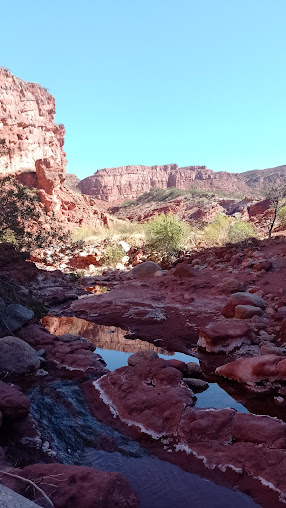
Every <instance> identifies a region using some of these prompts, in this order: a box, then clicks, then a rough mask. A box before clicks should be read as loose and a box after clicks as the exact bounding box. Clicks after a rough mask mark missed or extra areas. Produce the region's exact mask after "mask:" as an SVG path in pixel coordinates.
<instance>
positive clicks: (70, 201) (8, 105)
mask: <svg viewBox="0 0 286 508" xmlns="http://www.w3.org/2000/svg"><path fill="white" fill-rule="evenodd" d="M55 111H56V110H55V99H54V97H53V96H52V95H51V94H50V93H49V92H48V91H47V90H45V89H44V88H42V87H41V86H40V85H39V84H37V83H28V82H26V81H23V80H22V79H20V78H17V77H15V76H13V74H11V72H9V71H8V70H7V69H3V68H0V178H1V177H4V176H6V175H11V176H16V178H17V179H18V180H19V181H20V182H21V183H23V184H25V185H28V186H29V187H35V188H37V189H38V194H39V196H40V199H41V207H42V209H43V210H45V212H46V214H48V216H50V217H51V218H52V219H53V218H54V217H55V218H56V219H57V220H58V221H59V222H61V223H62V224H63V227H64V228H66V227H67V229H72V228H73V227H74V226H79V225H81V224H87V225H90V226H95V225H97V224H100V225H102V224H107V222H108V219H107V217H106V215H105V214H104V213H103V212H102V211H100V210H98V203H96V202H95V200H93V199H91V198H90V197H88V196H83V195H81V194H80V193H79V192H75V191H73V190H72V189H70V188H69V186H68V185H66V183H65V180H66V158H65V155H66V154H65V152H64V150H63V145H64V135H65V128H64V126H63V125H56V124H55V123H54V117H55ZM50 226H51V227H53V222H51V225H50Z"/></svg>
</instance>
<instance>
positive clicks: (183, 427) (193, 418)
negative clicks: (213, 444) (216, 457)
mask: <svg viewBox="0 0 286 508" xmlns="http://www.w3.org/2000/svg"><path fill="white" fill-rule="evenodd" d="M234 414H235V411H234V409H218V410H212V409H200V410H198V409H193V408H187V409H186V411H185V412H184V415H183V417H182V419H181V422H180V425H179V427H178V436H179V439H180V440H181V441H183V442H185V443H187V444H188V445H190V446H191V445H192V444H193V443H197V442H209V441H218V442H220V443H228V442H229V441H230V439H231V424H232V420H233V416H234Z"/></svg>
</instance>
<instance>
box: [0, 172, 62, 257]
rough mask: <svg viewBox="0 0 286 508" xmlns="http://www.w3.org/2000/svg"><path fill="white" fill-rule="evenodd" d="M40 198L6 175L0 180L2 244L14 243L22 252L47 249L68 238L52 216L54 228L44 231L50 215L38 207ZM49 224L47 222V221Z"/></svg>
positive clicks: (32, 190)
mask: <svg viewBox="0 0 286 508" xmlns="http://www.w3.org/2000/svg"><path fill="white" fill-rule="evenodd" d="M39 201H40V198H39V196H38V195H37V193H36V191H35V190H34V189H30V188H28V187H26V186H25V185H22V184H21V183H19V182H18V181H17V180H16V179H15V178H13V177H10V176H6V177H4V178H3V179H1V180H0V242H7V241H9V242H11V243H14V244H15V245H16V246H17V247H18V248H20V249H23V248H25V249H29V250H31V249H34V248H36V247H39V248H41V247H45V246H49V245H51V244H52V243H53V242H54V243H57V244H59V243H60V242H63V241H64V240H66V239H67V235H66V234H63V233H61V230H60V227H57V225H56V223H55V217H50V218H49V221H53V223H50V225H52V227H51V229H50V228H45V221H46V220H47V216H44V212H43V211H41V208H40V206H39ZM47 222H48V221H47Z"/></svg>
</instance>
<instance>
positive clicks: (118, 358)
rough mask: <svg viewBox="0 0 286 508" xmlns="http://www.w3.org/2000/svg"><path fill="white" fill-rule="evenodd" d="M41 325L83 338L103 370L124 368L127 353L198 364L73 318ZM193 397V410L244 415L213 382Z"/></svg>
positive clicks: (45, 321)
mask: <svg viewBox="0 0 286 508" xmlns="http://www.w3.org/2000/svg"><path fill="white" fill-rule="evenodd" d="M42 324H43V325H44V326H45V327H46V328H47V329H48V330H49V332H50V333H53V334H55V335H59V336H60V335H64V334H65V333H71V334H74V335H81V336H82V337H85V338H87V339H88V340H89V341H90V342H92V343H93V344H94V345H95V346H96V353H98V354H99V355H100V356H102V358H103V359H104V361H105V363H106V366H107V368H108V369H109V370H111V371H112V370H115V369H118V368H119V367H124V366H126V365H127V364H128V357H129V355H130V354H132V353H136V352H138V351H146V350H148V349H149V350H150V349H152V350H153V351H155V352H156V353H158V355H159V356H160V358H164V359H165V360H168V359H170V357H171V358H173V359H176V360H181V361H183V362H185V363H188V362H191V361H192V362H195V363H198V364H199V363H200V362H199V360H198V359H197V358H196V357H194V356H189V355H186V354H184V353H178V352H177V353H171V352H168V351H166V350H165V349H163V348H160V347H156V346H154V345H153V344H151V343H149V342H146V341H143V340H139V339H134V340H130V339H126V338H125V335H126V334H127V333H128V331H127V330H122V329H121V328H117V327H114V326H104V325H99V324H97V323H94V322H90V321H86V320H85V319H80V318H76V317H73V316H60V317H55V316H51V315H50V316H46V317H44V318H43V320H42ZM196 397H197V402H196V407H199V408H204V407H213V408H217V409H221V408H224V407H232V408H234V409H236V410H237V411H240V412H248V411H247V409H246V408H245V407H244V406H243V405H242V404H240V403H239V402H237V401H236V400H235V398H233V397H231V395H229V394H228V393H227V392H226V391H225V390H223V389H222V388H221V387H220V386H219V385H218V384H217V383H210V386H209V388H208V389H207V390H206V391H205V392H203V393H198V394H196Z"/></svg>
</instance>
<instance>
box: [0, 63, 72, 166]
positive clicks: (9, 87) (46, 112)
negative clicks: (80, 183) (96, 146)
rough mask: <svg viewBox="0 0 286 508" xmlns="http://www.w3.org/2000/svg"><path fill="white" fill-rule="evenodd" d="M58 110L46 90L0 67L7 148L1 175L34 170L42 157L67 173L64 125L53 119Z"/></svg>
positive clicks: (0, 118)
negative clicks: (56, 122)
mask: <svg viewBox="0 0 286 508" xmlns="http://www.w3.org/2000/svg"><path fill="white" fill-rule="evenodd" d="M55 112H56V110H55V99H54V97H53V96H52V95H51V94H50V93H49V92H48V91H47V90H45V89H44V88H42V87H41V86H40V85H38V84H37V83H28V82H26V81H23V80H22V79H20V78H16V77H15V76H13V74H11V73H10V72H9V71H8V70H6V69H0V138H1V139H4V140H5V141H6V146H7V148H8V151H7V153H6V154H5V153H4V154H3V155H2V156H1V158H0V175H7V174H15V173H21V172H29V171H35V162H36V161H37V160H38V159H43V158H47V159H51V160H53V161H54V163H55V165H56V166H57V167H58V168H61V173H62V174H63V175H64V174H65V166H66V160H65V153H64V151H63V144H64V135H65V128H64V126H63V125H56V124H55V123H54V118H55Z"/></svg>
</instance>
